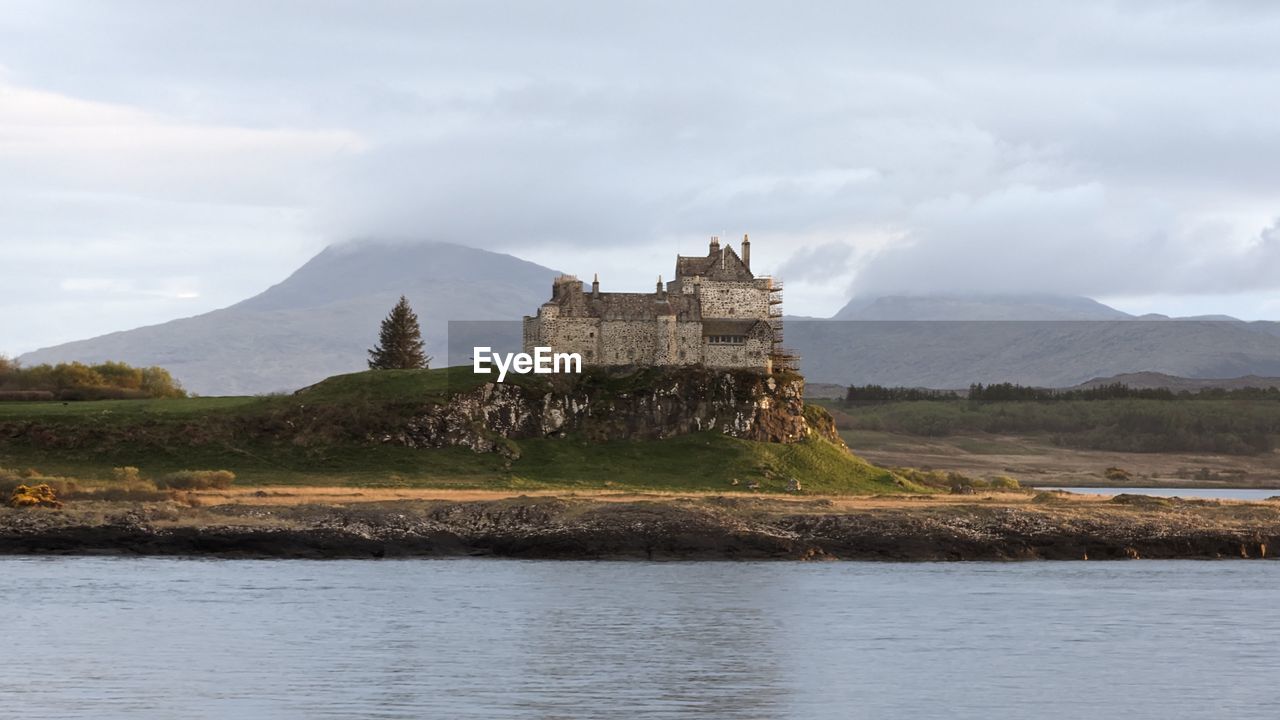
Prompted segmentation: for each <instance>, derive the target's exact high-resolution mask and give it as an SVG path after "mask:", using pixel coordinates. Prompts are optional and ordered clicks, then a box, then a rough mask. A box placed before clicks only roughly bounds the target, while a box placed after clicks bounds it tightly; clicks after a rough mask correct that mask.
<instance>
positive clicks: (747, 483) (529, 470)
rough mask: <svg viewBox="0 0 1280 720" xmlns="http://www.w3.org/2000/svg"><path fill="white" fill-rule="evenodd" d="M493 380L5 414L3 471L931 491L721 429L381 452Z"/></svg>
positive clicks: (94, 477) (360, 379) (407, 382)
mask: <svg viewBox="0 0 1280 720" xmlns="http://www.w3.org/2000/svg"><path fill="white" fill-rule="evenodd" d="M484 380H485V378H483V377H478V376H476V375H474V374H473V373H471V372H470V369H469V368H445V369H440V370H391V371H369V372H363V373H353V374H350V375H343V376H337V377H334V378H330V379H329V380H326V381H324V382H321V383H319V384H317V385H315V386H312V387H310V388H307V389H305V390H303V391H300V392H299V393H297V394H295V395H291V396H272V397H260V398H186V399H165V400H148V401H139V402H118V401H103V402H96V403H72V404H70V405H63V404H62V403H48V402H43V403H34V402H32V403H5V404H0V466H4V467H14V468H30V467H38V468H40V469H41V470H42V471H43V472H41V473H34V474H29V476H27V475H24V476H22V477H19V478H16V479H17V480H21V481H23V482H26V483H28V484H29V483H30V482H32V481H33V479H39V480H40V482H49V483H50V484H51V485H53V486H56V483H55V482H54V481H53V480H50V479H49V478H54V479H56V478H59V477H62V478H76V479H78V480H79V481H80V482H81V483H82V484H84V483H90V484H92V483H97V482H101V483H108V484H109V483H111V482H121V483H124V484H126V485H127V484H130V483H133V484H137V481H138V480H139V479H143V478H149V479H150V483H151V484H150V485H149V486H143V485H139V487H138V491H139V492H157V491H161V490H163V489H164V488H175V487H189V485H187V484H185V483H186V482H188V477H189V476H188V475H186V474H184V473H183V472H182V471H184V470H187V469H188V468H192V467H197V468H200V467H203V468H225V469H226V470H227V471H229V472H230V473H234V475H235V481H236V483H237V484H246V485H262V484H295V485H309V484H314V485H363V486H374V487H459V488H463V487H465V488H495V489H503V488H515V489H520V488H559V487H569V488H582V489H606V488H617V489H621V488H627V489H644V490H672V491H690V490H702V491H711V492H727V493H728V492H742V493H750V492H753V491H759V492H788V491H798V492H804V493H833V494H860V493H886V492H915V491H927V488H924V487H922V486H920V485H918V484H916V483H913V482H911V481H908V480H904V479H903V478H901V477H900V476H898V475H895V474H894V473H892V472H890V471H888V470H885V469H883V468H878V467H875V466H872V465H870V464H868V463H866V462H865V461H863V460H861V459H860V458H858V457H856V456H854V455H853V454H851V453H849V452H848V450H847V449H846V448H844V447H842V446H841V445H838V444H836V443H833V442H831V441H829V440H826V439H823V438H821V437H811V438H809V439H808V440H806V441H804V442H800V443H795V444H775V443H761V442H752V441H748V440H740V439H737V438H733V437H729V436H727V435H724V434H722V433H720V432H716V431H705V432H699V433H693V434H689V435H683V436H680V437H675V438H671V439H666V440H636V441H612V442H592V441H588V440H586V439H584V438H581V437H576V436H573V435H569V436H567V437H558V438H535V439H524V440H511V441H510V445H511V446H512V449H513V450H514V451H515V452H513V453H511V454H510V455H511V457H504V456H503V455H502V454H499V453H476V452H473V451H472V450H470V449H468V448H465V447H445V448H438V449H414V448H410V447H406V446H404V445H400V444H396V443H389V442H381V441H380V440H379V438H380V437H382V435H381V432H383V431H386V430H387V429H388V428H391V429H394V427H395V426H396V423H402V422H404V421H405V420H406V419H408V418H411V417H412V416H413V414H414V412H415V411H416V410H420V409H421V408H422V407H423V405H424V404H430V403H438V402H444V401H446V400H447V399H448V397H449V396H450V395H452V394H453V393H456V392H461V391H465V390H468V389H472V388H475V387H476V386H478V385H479V384H480V383H482V382H484ZM520 380H521V381H522V382H523V381H527V382H531V383H532V382H546V380H545V379H544V378H543V377H538V378H525V377H521V378H520ZM608 381H609V382H612V383H614V384H615V385H616V387H615V386H614V385H610V386H609V391H617V392H628V391H630V390H631V389H632V388H631V386H630V385H628V384H627V383H626V381H625V379H617V378H613V379H609V380H608ZM601 382H602V383H603V382H605V380H604V379H602V380H601ZM113 467H116V468H124V470H122V471H121V472H126V471H127V470H128V468H137V470H134V471H133V472H134V473H135V474H136V477H135V478H134V479H132V480H131V479H130V478H129V477H125V476H123V475H119V473H112V472H110V469H111V468H113ZM24 472H25V471H24ZM130 477H133V476H130ZM206 477H210V478H212V477H213V475H207V476H206ZM121 478H123V479H121ZM797 486H798V487H797Z"/></svg>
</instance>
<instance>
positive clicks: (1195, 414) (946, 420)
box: [836, 384, 1280, 455]
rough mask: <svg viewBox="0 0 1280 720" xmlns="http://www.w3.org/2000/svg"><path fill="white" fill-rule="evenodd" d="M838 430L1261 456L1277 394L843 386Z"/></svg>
mask: <svg viewBox="0 0 1280 720" xmlns="http://www.w3.org/2000/svg"><path fill="white" fill-rule="evenodd" d="M836 409H837V410H838V412H837V422H838V424H839V425H841V426H842V427H844V428H847V429H856V430H876V431H884V432H891V433H900V434H906V435H919V436H929V437H938V436H946V435H952V434H959V433H972V432H983V433H998V434H1011V435H1044V436H1048V438H1049V439H1050V440H1051V441H1052V442H1053V443H1055V444H1058V445H1061V446H1063V447H1072V448H1081V449H1090V450H1113V451H1122V452H1212V453H1222V454H1236V455H1249V454H1257V453H1264V452H1270V451H1271V450H1272V449H1274V448H1275V447H1276V438H1277V435H1280V391H1277V390H1274V389H1242V390H1209V391H1202V392H1199V393H1173V392H1170V391H1167V390H1140V389H1133V388H1126V387H1124V386H1122V385H1113V386H1106V387H1100V388H1093V389H1087V390H1073V391H1065V392H1064V391H1052V390H1043V389H1040V388H1025V387H1020V386H1017V385H1011V384H998V385H988V386H985V387H984V386H980V385H976V386H974V387H973V388H971V389H970V393H969V396H968V397H960V396H959V395H955V394H947V393H936V391H917V390H911V389H900V388H877V387H874V386H872V387H864V388H850V389H849V397H848V398H847V399H846V400H845V401H844V402H842V403H838V405H837V408H836Z"/></svg>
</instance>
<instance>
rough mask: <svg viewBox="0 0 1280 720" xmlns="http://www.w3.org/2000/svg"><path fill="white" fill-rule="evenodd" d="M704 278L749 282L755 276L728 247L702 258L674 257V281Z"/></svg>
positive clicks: (735, 252)
mask: <svg viewBox="0 0 1280 720" xmlns="http://www.w3.org/2000/svg"><path fill="white" fill-rule="evenodd" d="M695 276H698V277H705V278H708V279H711V280H751V279H753V278H755V275H752V274H751V269H750V268H748V267H747V264H746V263H744V262H742V258H741V257H739V256H738V253H737V251H735V250H734V249H733V248H732V247H730V246H729V245H725V246H724V247H722V248H720V249H719V250H713V251H711V252H708V253H707V254H706V255H705V256H703V257H689V256H686V255H678V256H676V279H677V280H679V279H681V278H687V277H695Z"/></svg>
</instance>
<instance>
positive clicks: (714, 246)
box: [708, 235, 720, 255]
mask: <svg viewBox="0 0 1280 720" xmlns="http://www.w3.org/2000/svg"><path fill="white" fill-rule="evenodd" d="M718 252H720V236H719V235H712V236H711V252H710V253H708V254H710V255H715V254H716V253H718Z"/></svg>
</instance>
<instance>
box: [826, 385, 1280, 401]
mask: <svg viewBox="0 0 1280 720" xmlns="http://www.w3.org/2000/svg"><path fill="white" fill-rule="evenodd" d="M1186 399H1197V400H1233V399H1234V400H1245V399H1263V400H1266V399H1271V400H1280V389H1277V388H1274V387H1267V388H1256V387H1248V388H1205V389H1203V390H1199V391H1196V392H1191V391H1188V390H1180V391H1177V392H1175V391H1173V390H1170V389H1168V388H1134V387H1129V386H1128V385H1125V384H1124V383H1111V384H1108V385H1098V386H1096V387H1090V388H1072V389H1066V390H1055V389H1052V388H1041V387H1031V386H1028V385H1017V384H1015V383H992V384H990V385H983V384H982V383H974V384H973V385H970V386H969V390H968V391H967V392H965V391H958V390H930V389H928V388H908V387H886V386H883V385H852V386H850V387H848V388H847V389H846V391H845V399H844V401H845V404H846V405H850V406H854V407H858V406H868V405H890V404H893V403H900V402H921V401H941V402H952V401H962V400H967V401H968V402H970V403H976V404H980V405H985V404H991V403H1020V402H1036V403H1049V402H1077V401H1086V402H1090V401H1101V400H1186Z"/></svg>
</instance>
